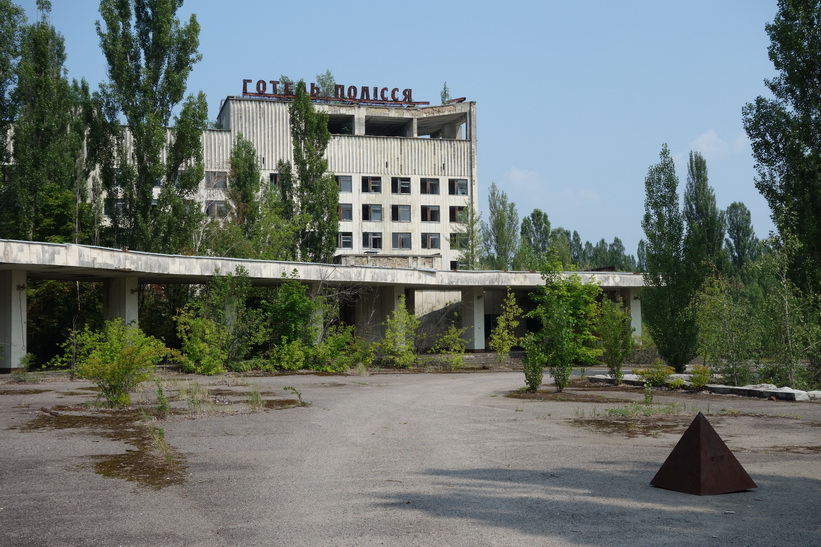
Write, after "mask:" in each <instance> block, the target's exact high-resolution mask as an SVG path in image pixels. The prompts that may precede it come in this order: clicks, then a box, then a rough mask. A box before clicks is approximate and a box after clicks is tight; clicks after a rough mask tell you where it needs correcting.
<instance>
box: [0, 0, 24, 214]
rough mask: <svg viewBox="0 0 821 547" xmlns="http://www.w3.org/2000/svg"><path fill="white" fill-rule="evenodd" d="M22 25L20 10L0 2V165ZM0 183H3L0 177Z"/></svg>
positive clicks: (5, 146)
mask: <svg viewBox="0 0 821 547" xmlns="http://www.w3.org/2000/svg"><path fill="white" fill-rule="evenodd" d="M25 21H26V18H25V14H24V13H23V9H22V8H20V6H17V5H15V4H13V3H12V2H11V0H0V165H4V164H6V163H7V160H8V150H9V147H8V132H9V128H10V124H11V123H12V122H13V120H14V103H13V102H12V100H11V92H12V90H13V89H14V85H15V82H16V79H17V62H18V60H19V58H20V33H21V31H22V29H23V25H24V24H25ZM0 182H3V180H2V177H0ZM0 211H2V209H0Z"/></svg>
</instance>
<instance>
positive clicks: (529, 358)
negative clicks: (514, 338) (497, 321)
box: [522, 333, 544, 391]
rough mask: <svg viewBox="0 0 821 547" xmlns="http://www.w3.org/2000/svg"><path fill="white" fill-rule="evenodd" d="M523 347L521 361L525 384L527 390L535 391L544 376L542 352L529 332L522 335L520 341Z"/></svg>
mask: <svg viewBox="0 0 821 547" xmlns="http://www.w3.org/2000/svg"><path fill="white" fill-rule="evenodd" d="M522 342H523V344H524V347H525V355H524V359H523V360H522V361H523V365H524V372H525V385H526V386H527V389H528V391H536V390H537V389H539V387H540V386H541V385H542V380H543V378H544V353H542V352H541V351H539V349H538V348H537V347H536V345H537V344H538V342H537V341H536V339H535V336H534V335H533V334H532V333H531V334H529V335H527V336H525V337H524V340H523V341H522Z"/></svg>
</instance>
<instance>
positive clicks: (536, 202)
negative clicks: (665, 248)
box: [16, 0, 776, 254]
mask: <svg viewBox="0 0 821 547" xmlns="http://www.w3.org/2000/svg"><path fill="white" fill-rule="evenodd" d="M16 3H18V4H19V5H21V6H23V7H24V8H25V9H26V12H27V15H28V17H29V18H30V19H32V18H34V17H36V10H35V0H16ZM52 4H53V9H52V15H51V21H52V23H53V24H54V25H55V26H56V27H57V29H58V30H59V31H60V32H61V33H62V34H63V36H64V37H65V40H66V51H67V54H68V62H67V68H68V72H69V77H71V78H81V77H84V78H86V80H88V82H89V83H90V84H91V86H92V88H96V86H97V84H99V83H100V82H101V81H103V80H104V79H105V61H104V59H103V57H102V54H101V53H100V50H99V43H98V38H97V35H96V33H95V30H94V22H95V21H96V20H97V19H99V14H98V6H99V2H97V0H52ZM191 12H194V13H196V14H197V18H198V21H199V23H200V25H201V26H202V32H201V34H200V52H201V53H202V55H203V59H202V61H201V62H200V63H199V64H197V65H196V67H195V69H194V71H193V73H192V76H191V78H190V80H189V91H192V92H193V91H197V90H202V91H204V92H205V93H206V95H207V97H208V103H209V108H210V115H211V118H214V117H216V112H217V110H218V109H219V105H220V101H221V100H222V99H224V98H225V97H226V96H228V95H239V94H241V91H242V79H243V78H252V79H254V80H257V79H266V80H267V79H276V78H277V77H278V76H279V75H280V74H286V75H288V76H289V77H291V78H292V79H295V80H297V79H300V78H302V79H305V80H306V81H314V80H315V76H316V74H318V73H321V72H324V71H325V70H326V69H330V70H331V71H332V72H333V74H334V76H335V77H336V80H337V83H341V84H345V85H357V86H362V85H368V86H377V85H378V86H380V87H382V86H388V87H398V88H400V89H403V88H407V87H409V88H412V89H413V96H414V99H415V100H423V101H430V102H431V103H432V104H438V102H439V92H440V90H441V89H442V84H443V82H445V81H447V83H448V87H449V88H450V91H451V96H453V97H466V98H467V99H468V100H472V101H476V103H477V110H478V139H479V189H480V207H481V209H485V208H486V196H487V188H488V187H489V186H490V183H491V182H496V184H497V186H499V188H500V189H502V190H504V191H505V192H507V194H508V196H509V198H510V199H511V201H513V202H515V203H516V206H517V209H518V211H519V215H520V217H524V216H525V215H527V214H529V213H530V212H531V210H533V209H534V208H537V207H538V208H540V209H542V210H544V211H545V212H547V214H548V215H549V217H550V220H551V222H552V224H553V226H554V227H556V226H563V227H565V228H567V229H569V230H571V231H572V230H577V231H578V232H579V234H580V235H581V237H582V239H583V240H590V241H592V242H593V243H595V242H596V241H598V240H599V239H600V238H605V239H607V241H608V242H609V241H612V239H613V237H614V236H618V237H620V238H621V239H622V241H623V242H624V244H625V246H626V248H627V251H628V252H629V253H632V254H635V249H636V245H637V243H638V241H639V239H640V238H641V237H642V236H643V232H642V230H641V217H642V215H643V212H644V177H645V174H646V173H647V168H648V167H649V166H650V165H651V164H653V163H655V162H657V161H658V154H659V151H660V150H661V146H662V143H665V142H666V143H667V144H668V145H669V147H670V150H671V152H672V153H673V155H674V157H675V159H676V165H677V167H678V174H679V177H680V180H681V184H680V190H683V187H684V184H685V182H686V158H687V154H688V152H689V151H690V150H697V151H700V152H701V153H702V154H703V155H704V157H705V158H706V159H707V166H708V169H709V175H710V183H711V185H712V186H713V187H714V188H715V192H716V198H717V201H718V205H719V207H721V208H726V207H727V206H728V205H729V204H730V203H732V202H733V201H742V202H744V204H745V205H747V207H749V208H750V210H751V211H752V217H753V224H754V226H755V228H756V232H757V234H758V236H759V237H766V236H767V233H768V232H769V231H770V230H771V229H772V223H771V221H770V218H769V214H770V213H769V209H768V207H767V204H766V202H765V201H764V199H763V198H762V197H761V196H760V195H759V194H758V192H757V191H756V189H755V186H754V184H753V178H754V176H755V171H754V169H753V160H752V157H751V154H750V146H749V143H748V141H747V138H746V135H745V134H744V129H743V126H742V120H741V108H742V106H743V105H744V104H745V103H746V102H750V101H752V100H753V99H754V98H755V97H756V96H757V95H767V91H766V88H765V87H764V84H763V80H764V79H765V78H770V77H772V76H773V75H774V72H773V68H772V65H771V64H770V62H769V60H768V59H767V46H768V44H769V40H768V37H767V35H766V32H765V31H764V25H765V24H766V23H767V22H768V21H771V20H772V18H773V16H774V15H775V12H776V4H775V0H768V1H762V0H734V1H729V0H727V1H717V0H688V1H686V2H685V1H678V2H668V1H660V0H646V1H645V0H641V1H639V0H623V1H619V2H616V1H602V0H589V1H586V2H567V1H563V2H557V1H553V0H544V1H520V0H509V1H507V2H498V1H494V2H489V1H486V0H479V1H472V2H430V1H425V0H423V1H416V2H411V3H399V2H369V3H365V2H340V1H338V0H336V1H325V0H313V1H312V2H273V1H270V0H234V1H228V2H226V1H224V0H223V1H216V0H187V1H186V2H185V5H184V6H183V9H182V11H181V12H180V13H181V14H182V15H183V16H184V17H186V18H187V16H188V14H190V13H191ZM485 215H486V213H485Z"/></svg>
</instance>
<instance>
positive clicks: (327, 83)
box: [316, 69, 336, 97]
mask: <svg viewBox="0 0 821 547" xmlns="http://www.w3.org/2000/svg"><path fill="white" fill-rule="evenodd" d="M316 85H318V86H319V96H320V97H333V96H334V90H335V89H336V78H334V75H333V74H332V73H331V71H330V69H329V70H326V71H325V72H324V73H322V74H317V75H316Z"/></svg>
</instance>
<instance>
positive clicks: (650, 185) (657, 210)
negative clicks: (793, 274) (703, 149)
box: [641, 144, 698, 372]
mask: <svg viewBox="0 0 821 547" xmlns="http://www.w3.org/2000/svg"><path fill="white" fill-rule="evenodd" d="M644 188H645V192H646V196H645V200H644V218H643V219H642V223H641V226H642V228H643V229H644V233H645V235H646V237H647V239H646V244H645V260H646V263H647V273H646V274H645V275H644V283H645V286H644V289H643V290H642V291H641V309H642V317H643V319H644V321H645V322H646V323H647V329H648V330H649V331H650V335H651V336H652V337H653V340H654V341H655V343H656V346H657V347H658V350H659V355H661V357H662V358H663V359H664V360H665V361H667V363H668V364H669V365H671V366H672V367H674V368H675V369H676V371H677V372H683V371H684V367H685V366H686V365H687V363H688V362H689V361H690V360H691V359H692V358H693V357H695V355H696V343H697V338H698V330H697V327H696V321H695V314H694V313H693V309H692V307H691V306H690V303H691V301H692V299H693V296H694V294H695V288H696V287H695V284H694V282H693V269H692V268H691V267H690V265H689V264H688V262H687V257H686V256H685V253H684V219H683V218H682V215H681V211H680V209H679V198H678V177H677V176H676V166H675V164H674V163H673V158H672V156H671V155H670V151H669V150H668V149H667V145H666V144H665V145H664V146H662V149H661V154H660V155H659V163H657V164H655V165H651V166H650V168H649V169H648V170H647V176H646V177H645V179H644Z"/></svg>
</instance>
